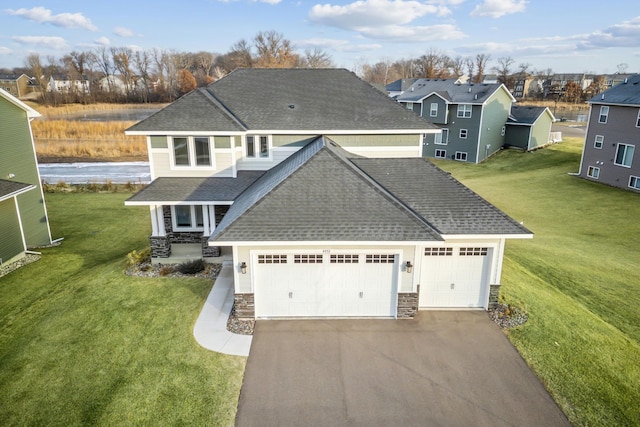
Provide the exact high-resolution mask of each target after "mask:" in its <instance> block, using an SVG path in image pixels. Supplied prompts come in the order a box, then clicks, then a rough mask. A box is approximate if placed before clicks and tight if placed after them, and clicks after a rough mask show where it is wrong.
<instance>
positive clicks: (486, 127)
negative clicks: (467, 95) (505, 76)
mask: <svg viewBox="0 0 640 427" xmlns="http://www.w3.org/2000/svg"><path fill="white" fill-rule="evenodd" d="M510 110H511V99H510V97H509V96H508V95H507V94H506V93H505V92H504V91H503V90H502V89H499V90H497V91H496V92H495V93H494V94H493V95H492V96H491V98H489V100H488V101H487V102H486V103H485V106H484V112H483V114H482V123H480V128H479V131H480V138H479V139H478V155H477V157H476V159H475V160H474V161H475V162H476V163H480V162H481V161H483V160H485V159H487V158H488V157H490V156H492V155H493V154H494V153H496V152H497V151H499V150H500V149H502V147H503V146H504V142H505V137H504V135H502V128H503V127H504V126H505V125H506V123H507V119H508V118H509V111H510ZM474 112H475V111H474Z"/></svg>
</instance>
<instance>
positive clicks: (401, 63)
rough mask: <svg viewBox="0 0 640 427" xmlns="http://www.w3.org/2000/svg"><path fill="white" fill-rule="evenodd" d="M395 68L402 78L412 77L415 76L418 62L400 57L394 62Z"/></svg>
mask: <svg viewBox="0 0 640 427" xmlns="http://www.w3.org/2000/svg"><path fill="white" fill-rule="evenodd" d="M393 69H394V71H395V73H396V74H397V75H398V78H401V79H411V78H413V77H415V73H416V64H415V61H414V60H413V59H400V60H398V61H396V62H394V63H393Z"/></svg>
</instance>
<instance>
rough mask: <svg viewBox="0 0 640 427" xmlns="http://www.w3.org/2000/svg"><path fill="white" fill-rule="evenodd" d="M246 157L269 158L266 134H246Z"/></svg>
mask: <svg viewBox="0 0 640 427" xmlns="http://www.w3.org/2000/svg"><path fill="white" fill-rule="evenodd" d="M246 157H248V158H252V159H256V158H261V159H267V158H269V137H268V136H266V135H247V155H246Z"/></svg>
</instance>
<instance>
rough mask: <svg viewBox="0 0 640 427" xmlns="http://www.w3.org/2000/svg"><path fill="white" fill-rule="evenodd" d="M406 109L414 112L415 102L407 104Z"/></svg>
mask: <svg viewBox="0 0 640 427" xmlns="http://www.w3.org/2000/svg"><path fill="white" fill-rule="evenodd" d="M404 107H405V108H406V109H407V110H413V102H407V103H406V104H404Z"/></svg>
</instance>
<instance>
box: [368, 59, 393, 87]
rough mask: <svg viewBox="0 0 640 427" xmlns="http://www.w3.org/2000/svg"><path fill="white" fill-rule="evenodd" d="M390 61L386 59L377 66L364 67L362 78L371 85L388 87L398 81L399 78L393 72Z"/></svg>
mask: <svg viewBox="0 0 640 427" xmlns="http://www.w3.org/2000/svg"><path fill="white" fill-rule="evenodd" d="M391 65H392V64H391V61H390V60H389V59H384V60H382V61H380V62H377V63H376V64H374V65H373V66H372V65H369V64H365V65H363V66H362V78H363V80H366V81H368V82H369V83H377V84H382V85H386V84H388V83H391V82H393V81H395V80H397V79H398V76H397V75H396V74H395V73H394V72H393V68H392V66H391Z"/></svg>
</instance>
